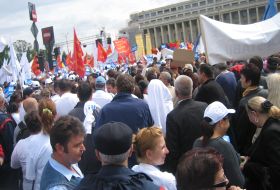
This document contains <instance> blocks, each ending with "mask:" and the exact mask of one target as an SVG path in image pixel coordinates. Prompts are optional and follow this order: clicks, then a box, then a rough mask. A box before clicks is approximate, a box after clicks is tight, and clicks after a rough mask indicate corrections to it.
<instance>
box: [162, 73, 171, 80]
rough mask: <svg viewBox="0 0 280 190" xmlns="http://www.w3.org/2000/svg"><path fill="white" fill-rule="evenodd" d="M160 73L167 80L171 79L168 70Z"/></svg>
mask: <svg viewBox="0 0 280 190" xmlns="http://www.w3.org/2000/svg"><path fill="white" fill-rule="evenodd" d="M160 75H161V76H163V77H164V79H165V80H169V81H170V80H171V74H170V73H169V72H167V71H163V72H161V73H160Z"/></svg>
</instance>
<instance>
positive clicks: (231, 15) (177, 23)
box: [120, 0, 280, 47]
mask: <svg viewBox="0 0 280 190" xmlns="http://www.w3.org/2000/svg"><path fill="white" fill-rule="evenodd" d="M267 1H268V0H190V1H184V2H181V3H176V4H172V5H168V6H165V7H160V8H156V9H151V10H147V11H142V12H139V13H135V14H132V15H130V21H129V23H128V27H127V28H124V29H123V30H121V31H120V32H121V33H124V32H125V33H127V34H128V36H129V40H130V42H131V44H132V45H134V44H135V39H134V37H135V34H136V33H142V35H143V39H145V38H144V36H145V35H146V34H150V36H151V43H152V47H159V46H160V45H161V44H164V43H168V42H175V41H180V42H186V41H191V42H193V41H195V39H196V37H197V35H198V34H199V32H200V27H199V15H200V14H203V15H206V16H208V17H210V18H213V19H215V20H220V21H222V22H226V23H233V24H251V23H255V22H258V21H261V20H262V17H263V14H264V11H265V6H266V5H267ZM275 1H276V4H277V8H278V11H279V10H280V0H275ZM279 22H280V21H279ZM144 43H145V40H144Z"/></svg>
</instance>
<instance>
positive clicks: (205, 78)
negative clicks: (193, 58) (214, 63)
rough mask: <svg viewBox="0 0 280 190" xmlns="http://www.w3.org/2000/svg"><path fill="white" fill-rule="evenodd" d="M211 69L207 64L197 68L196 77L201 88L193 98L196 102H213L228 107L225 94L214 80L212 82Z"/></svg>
mask: <svg viewBox="0 0 280 190" xmlns="http://www.w3.org/2000/svg"><path fill="white" fill-rule="evenodd" d="M213 75H214V73H213V68H212V67H211V66H210V65H208V64H203V65H201V66H200V68H199V72H198V77H199V82H200V84H201V86H200V87H199V89H198V92H197V94H196V96H195V100H196V101H201V102H205V103H207V104H211V103H212V102H214V101H220V102H222V103H223V104H225V105H227V106H228V104H229V103H228V99H227V97H226V94H225V92H224V90H223V88H222V87H221V85H219V84H218V83H217V82H216V81H215V80H214V78H213V77H214V76H213Z"/></svg>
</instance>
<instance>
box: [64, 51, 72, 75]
mask: <svg viewBox="0 0 280 190" xmlns="http://www.w3.org/2000/svg"><path fill="white" fill-rule="evenodd" d="M65 62H66V65H67V67H68V69H70V70H71V71H72V70H73V69H72V67H73V66H72V65H73V64H72V57H71V52H69V53H68V54H67V55H66V59H65Z"/></svg>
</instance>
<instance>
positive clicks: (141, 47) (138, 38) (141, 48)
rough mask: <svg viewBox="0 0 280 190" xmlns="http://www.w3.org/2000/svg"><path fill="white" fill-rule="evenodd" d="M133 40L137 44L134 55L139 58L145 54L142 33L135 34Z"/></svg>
mask: <svg viewBox="0 0 280 190" xmlns="http://www.w3.org/2000/svg"><path fill="white" fill-rule="evenodd" d="M135 41H136V44H137V51H136V52H137V53H136V57H137V59H140V58H141V57H142V56H143V55H145V47H144V41H143V37H142V34H136V36H135Z"/></svg>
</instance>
